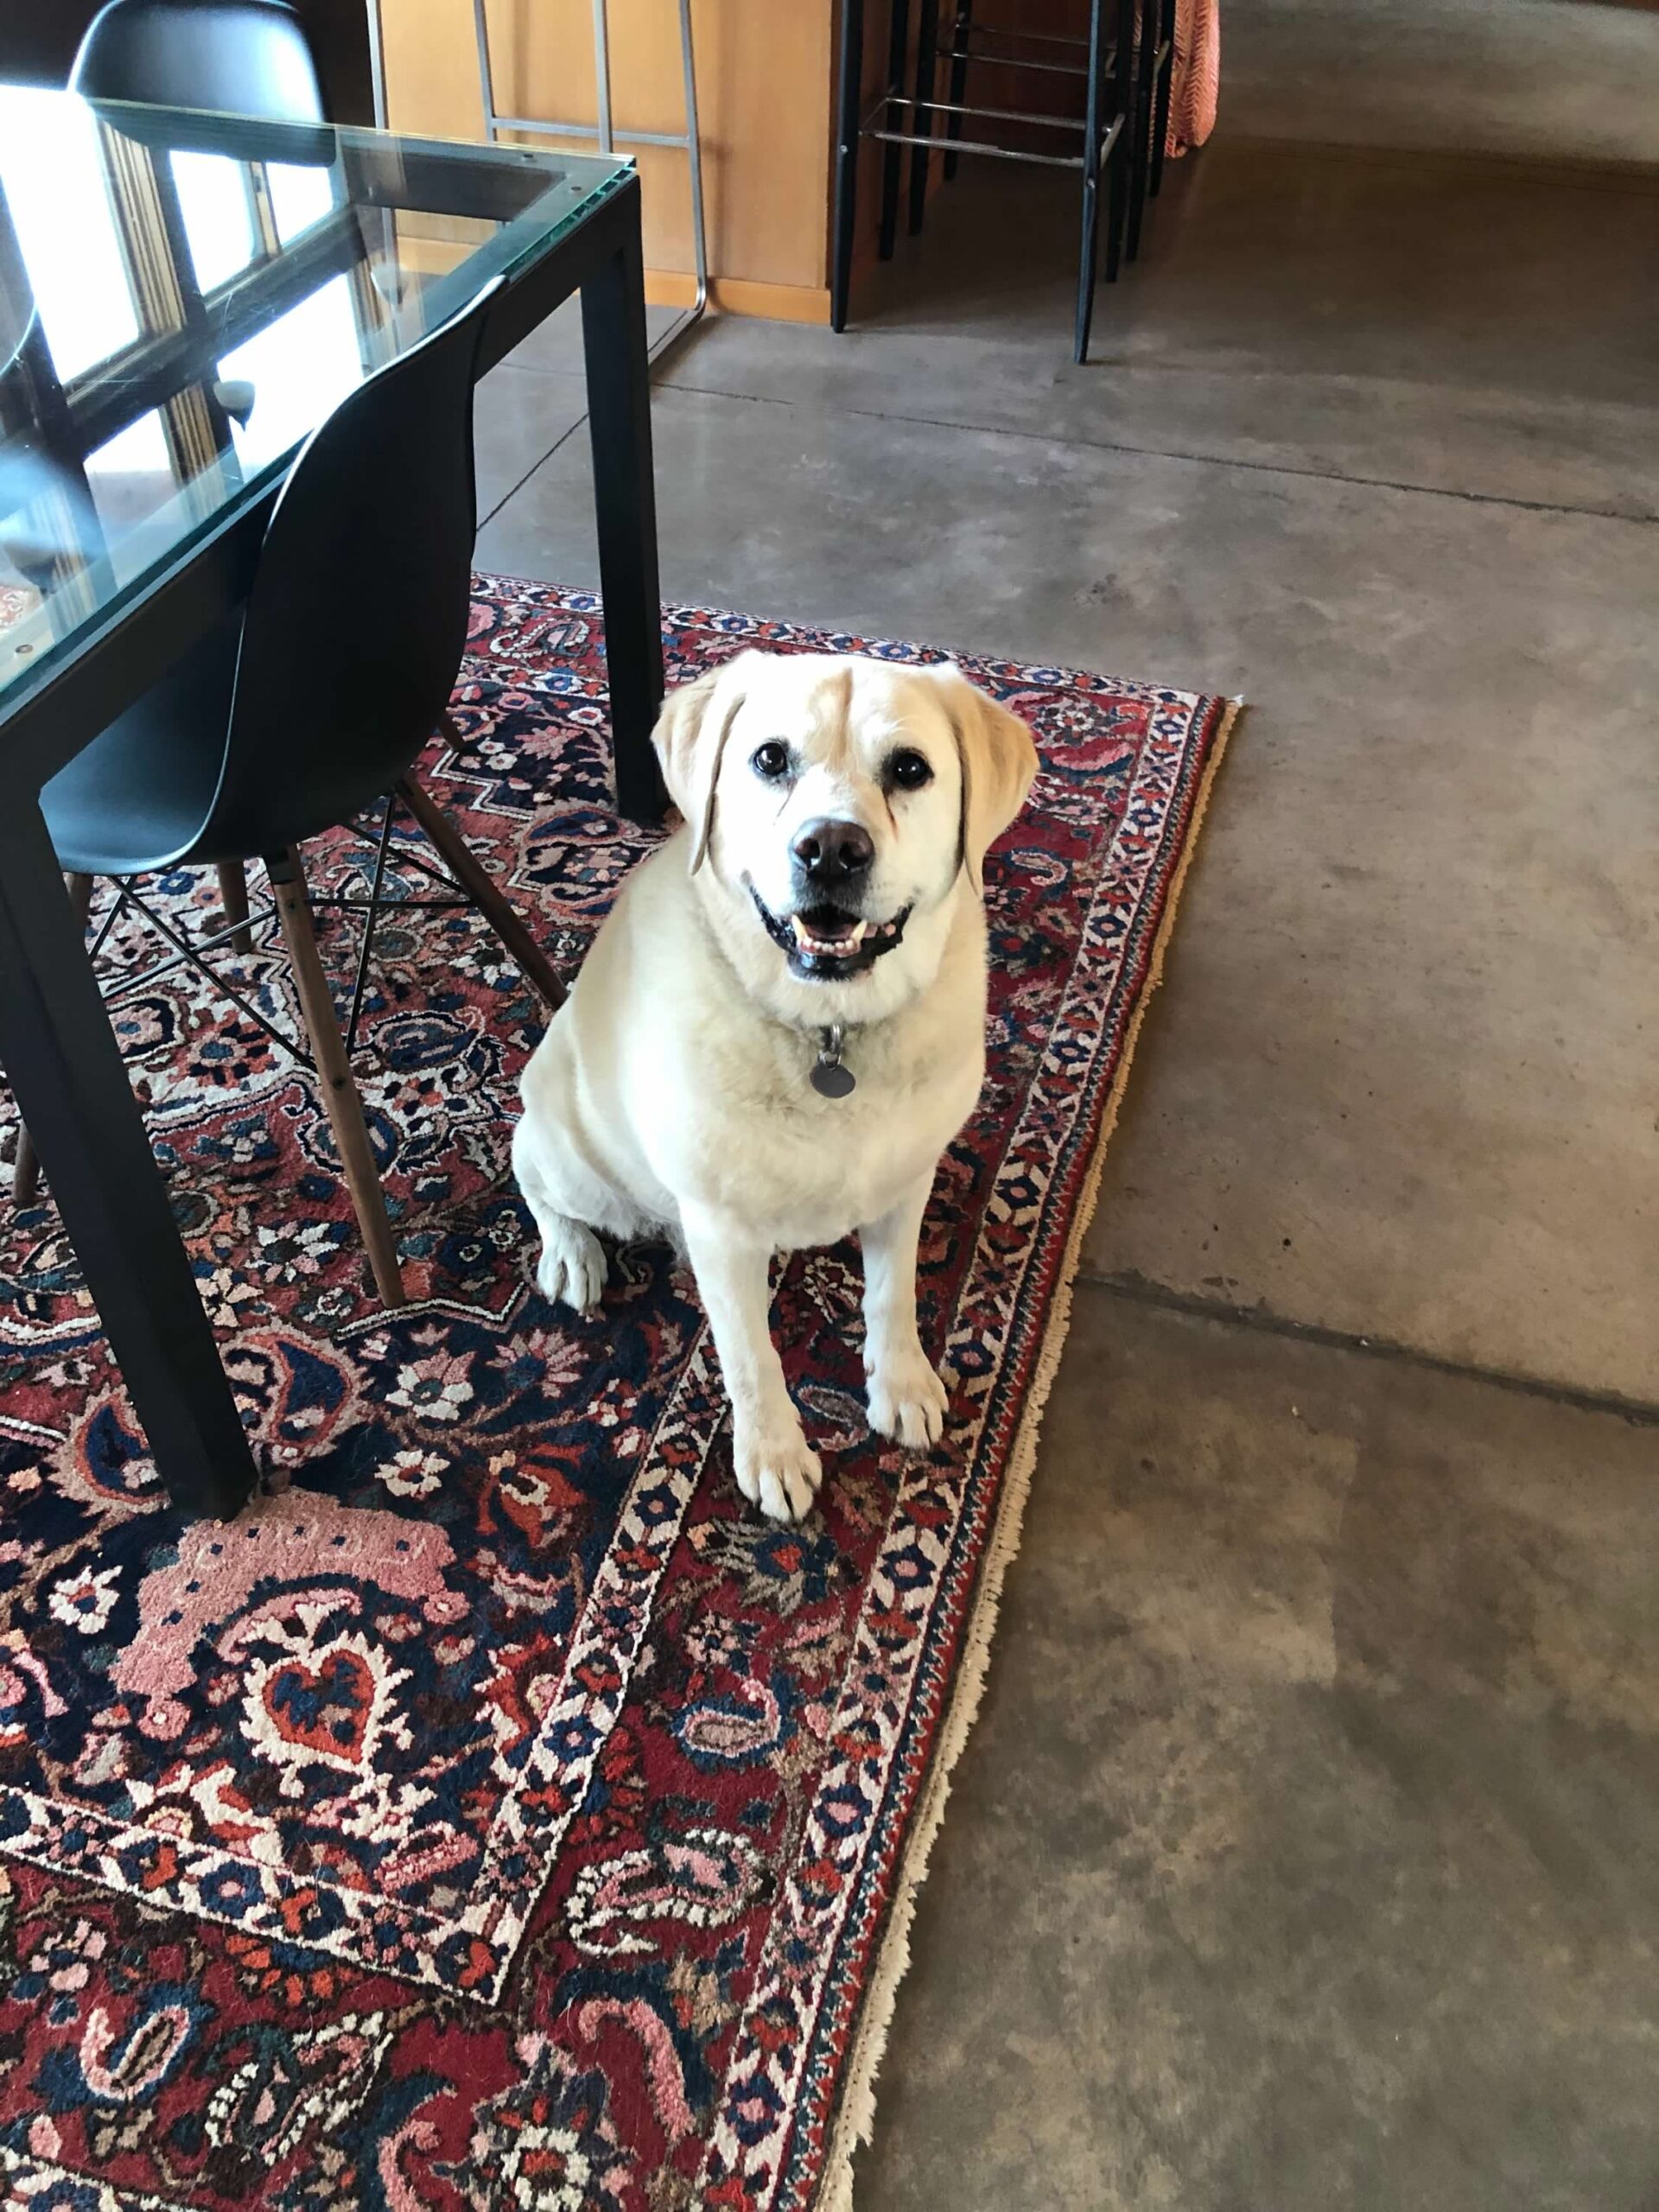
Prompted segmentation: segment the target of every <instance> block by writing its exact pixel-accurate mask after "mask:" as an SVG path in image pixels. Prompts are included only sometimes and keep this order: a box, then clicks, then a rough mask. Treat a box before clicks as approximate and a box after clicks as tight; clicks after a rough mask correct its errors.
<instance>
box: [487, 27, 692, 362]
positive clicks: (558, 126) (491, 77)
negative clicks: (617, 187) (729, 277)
mask: <svg viewBox="0 0 1659 2212" xmlns="http://www.w3.org/2000/svg"><path fill="white" fill-rule="evenodd" d="M679 21H680V63H681V70H682V74H683V86H684V91H683V99H684V106H685V129H684V130H683V132H673V131H663V130H619V129H618V128H617V126H616V123H615V120H614V118H613V111H612V102H611V48H610V22H609V16H608V0H594V85H595V97H596V103H597V107H598V114H597V117H596V118H595V120H594V122H593V123H591V124H588V123H564V122H560V121H556V120H554V119H552V118H548V117H542V116H525V115H503V114H502V113H501V112H500V111H499V109H498V108H497V106H496V104H495V73H494V69H493V66H492V63H491V60H490V30H489V24H488V22H487V21H486V16H485V12H484V0H473V37H474V44H475V45H476V47H477V48H478V83H479V92H480V97H481V99H482V101H483V106H484V134H485V137H486V138H487V139H488V140H489V142H490V143H491V144H492V145H493V144H495V143H496V142H497V140H498V137H499V134H500V133H501V132H502V131H503V130H516V131H521V132H525V133H528V134H530V135H531V136H533V137H543V138H558V139H566V140H568V139H572V138H575V139H582V138H587V139H591V140H593V141H594V143H596V144H597V145H598V147H599V149H600V151H601V153H604V154H612V153H614V152H615V150H616V149H617V148H618V147H619V146H662V147H666V148H667V149H669V150H670V151H671V152H677V153H683V155H684V156H685V159H686V169H687V176H688V181H689V183H690V188H691V252H692V263H693V268H694V271H695V275H696V289H695V291H694V292H693V294H692V298H691V304H690V307H689V308H686V309H685V311H684V313H683V315H678V316H677V317H676V319H675V321H673V322H671V324H670V325H669V327H668V328H667V329H666V330H665V331H664V333H663V334H662V336H661V337H660V338H659V339H658V340H657V342H656V344H655V345H654V346H652V348H651V350H650V353H649V354H648V355H647V357H646V358H647V359H648V360H649V361H650V362H651V363H652V365H655V364H656V363H657V362H658V361H660V360H661V359H662V358H663V356H664V354H665V353H667V352H668V350H669V348H670V347H671V346H677V345H678V344H679V342H680V340H682V339H683V337H685V336H686V334H688V332H690V330H692V329H694V328H695V327H696V325H697V324H698V323H699V322H701V321H702V318H703V315H704V313H705V312H706V310H707V308H708V306H709V232H708V223H707V219H706V215H705V211H704V207H703V193H702V132H701V130H700V127H699V124H698V118H697V72H696V51H695V48H694V47H693V45H692V39H691V0H679Z"/></svg>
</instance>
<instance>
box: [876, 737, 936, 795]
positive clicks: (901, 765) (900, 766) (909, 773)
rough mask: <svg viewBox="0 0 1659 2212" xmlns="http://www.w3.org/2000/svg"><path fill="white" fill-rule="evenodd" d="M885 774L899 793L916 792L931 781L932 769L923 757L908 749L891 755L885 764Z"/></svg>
mask: <svg viewBox="0 0 1659 2212" xmlns="http://www.w3.org/2000/svg"><path fill="white" fill-rule="evenodd" d="M887 774H888V776H889V778H890V779H892V781H893V783H895V784H897V785H898V786H899V790H900V791H920V789H921V788H922V785H924V784H931V782H932V780H933V771H932V768H931V766H929V764H928V762H927V760H926V759H925V757H924V755H923V754H921V753H912V752H911V751H910V750H909V749H908V748H906V750H905V751H904V752H902V753H894V754H893V758H892V760H889V761H888V763H887Z"/></svg>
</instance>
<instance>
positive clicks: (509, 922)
mask: <svg viewBox="0 0 1659 2212" xmlns="http://www.w3.org/2000/svg"><path fill="white" fill-rule="evenodd" d="M397 796H398V797H399V798H401V799H402V800H403V802H404V805H405V806H406V807H407V808H408V809H409V810H410V813H411V814H412V815H413V816H414V817H415V819H416V821H417V822H418V823H420V825H421V827H422V829H424V830H425V832H426V834H427V836H429V838H430V839H431V840H432V842H433V843H434V845H435V846H436V848H437V849H438V855H439V857H440V859H441V860H442V861H443V864H444V866H445V867H446V868H448V870H449V872H450V874H452V875H453V876H454V879H455V880H456V882H457V883H459V884H460V886H461V889H462V890H463V891H464V892H465V893H467V897H468V898H469V899H471V900H472V902H473V904H474V906H476V907H477V909H478V911H479V912H480V914H482V915H483V917H484V918H485V920H486V922H487V923H488V924H489V925H490V927H491V928H492V929H493V931H495V933H496V935H497V937H499V938H500V940H501V942H502V944H505V947H506V948H507V950H508V951H509V952H510V953H511V954H512V957H513V958H514V959H515V960H516V961H517V962H518V965H519V967H520V968H521V969H523V971H524V976H525V977H526V978H527V980H528V981H529V982H531V983H533V984H534V985H535V987H536V988H537V990H538V991H539V992H540V993H541V995H542V996H543V998H544V999H545V1000H546V1001H547V1003H548V1004H549V1006H550V1007H552V1009H553V1011H554V1012H555V1013H557V1012H558V1009H559V1008H560V1007H562V1006H563V1004H564V1001H565V998H566V996H567V993H566V991H565V988H564V986H563V983H562V982H560V981H559V979H558V977H557V976H556V975H555V974H554V973H553V970H552V968H551V967H550V964H549V963H548V959H547V957H546V955H545V954H544V953H543V950H542V949H541V947H540V946H539V945H538V944H537V942H536V940H535V938H533V937H531V933H530V931H528V930H527V929H526V928H525V927H524V924H523V922H521V921H520V920H519V918H518V915H517V914H515V913H514V912H513V911H512V907H511V906H509V905H508V904H507V902H506V900H505V899H504V898H503V897H502V895H501V893H500V891H499V888H498V887H497V885H496V883H495V880H494V879H493V877H492V876H491V875H490V874H488V873H487V872H486V869H485V868H484V867H483V865H482V863H481V862H480V861H479V860H478V858H477V856H476V855H474V852H473V850H472V849H471V847H470V846H469V845H468V844H467V841H466V839H465V838H464V837H463V836H461V832H460V830H458V829H456V828H455V825H454V823H453V822H451V821H450V819H449V817H448V815H447V814H445V812H444V811H443V810H442V807H440V806H439V805H438V804H436V802H435V800H433V799H431V798H428V796H427V794H426V793H425V792H424V791H423V790H422V789H421V787H420V785H418V784H417V783H416V780H415V779H414V778H413V776H405V777H404V780H403V782H402V783H401V784H399V785H398V786H397Z"/></svg>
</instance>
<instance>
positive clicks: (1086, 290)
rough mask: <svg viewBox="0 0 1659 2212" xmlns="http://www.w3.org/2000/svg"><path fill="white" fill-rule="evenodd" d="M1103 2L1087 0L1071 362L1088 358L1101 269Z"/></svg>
mask: <svg viewBox="0 0 1659 2212" xmlns="http://www.w3.org/2000/svg"><path fill="white" fill-rule="evenodd" d="M1105 6H1106V0H1090V5H1089V94H1088V103H1087V114H1086V118H1085V121H1084V138H1083V236H1082V240H1081V244H1080V245H1079V248H1078V253H1077V326H1076V332H1075V337H1074V342H1073V345H1072V349H1071V357H1072V359H1073V360H1075V361H1078V362H1082V361H1086V360H1087V359H1088V358H1089V331H1090V325H1091V323H1092V322H1093V321H1094V314H1095V274H1096V270H1097V269H1098V268H1099V266H1100V140H1101V130H1102V123H1101V113H1100V96H1101V90H1102V79H1103V74H1104V67H1103V64H1104V59H1105V57H1104V55H1103V52H1102V43H1103V41H1102V27H1101V19H1102V17H1103V15H1104V13H1105Z"/></svg>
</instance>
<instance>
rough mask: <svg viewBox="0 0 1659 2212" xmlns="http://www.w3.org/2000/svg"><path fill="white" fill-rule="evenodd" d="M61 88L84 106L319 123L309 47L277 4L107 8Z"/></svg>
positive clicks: (179, 1)
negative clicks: (116, 103) (145, 106)
mask: <svg viewBox="0 0 1659 2212" xmlns="http://www.w3.org/2000/svg"><path fill="white" fill-rule="evenodd" d="M69 82H70V84H71V86H72V87H73V89H74V90H75V91H76V92H80V93H82V94H84V96H85V97H86V99H92V100H145V101H149V102H151V103H153V104H154V105H156V106H157V107H182V108H211V109H214V110H216V111H219V112H220V113H223V114H227V115H251V116H257V117H259V118H261V119H262V120H264V121H267V122H273V123H321V121H323V119H324V109H323V100H322V87H321V83H320V82H319V79H318V76H317V65H316V62H315V59H314V57H313V55H312V52H311V45H310V41H309V40H308V38H307V37H306V35H305V30H304V28H303V26H302V23H301V22H300V19H299V17H298V16H296V14H295V12H294V10H293V9H292V8H290V7H288V6H286V5H285V4H284V0H109V5H108V6H107V7H106V8H104V9H102V10H100V11H99V14H98V15H96V16H94V17H93V18H92V22H91V23H90V24H89V26H88V27H87V31H86V36H85V38H83V39H82V41H81V42H80V51H79V53H78V54H76V56H75V66H74V68H73V71H72V72H71V74H70V79H69Z"/></svg>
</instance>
